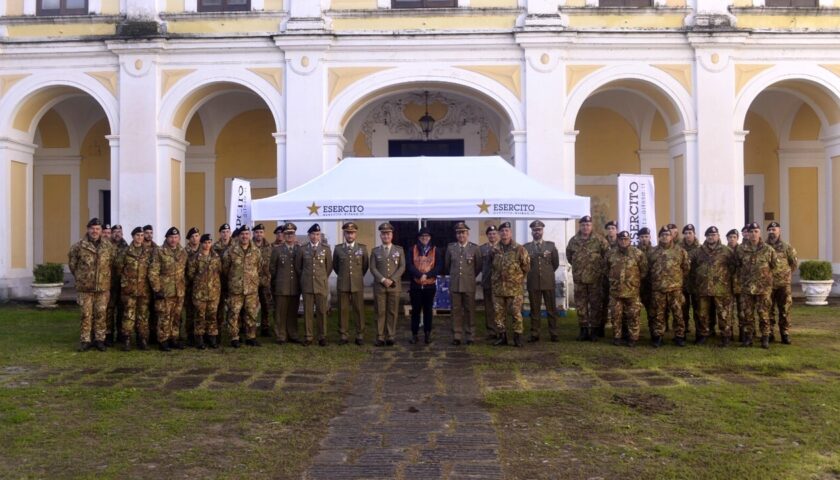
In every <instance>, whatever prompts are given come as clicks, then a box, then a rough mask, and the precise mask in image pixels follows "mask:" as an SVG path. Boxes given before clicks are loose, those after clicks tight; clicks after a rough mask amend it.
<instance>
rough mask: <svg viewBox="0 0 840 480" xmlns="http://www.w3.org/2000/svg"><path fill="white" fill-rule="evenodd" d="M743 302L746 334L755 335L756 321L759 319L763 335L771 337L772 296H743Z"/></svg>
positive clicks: (767, 294) (766, 294) (759, 326)
mask: <svg viewBox="0 0 840 480" xmlns="http://www.w3.org/2000/svg"><path fill="white" fill-rule="evenodd" d="M742 297H743V298H742V299H741V300H742V302H743V308H744V323H742V324H741V326H742V327H744V333H745V334H747V335H754V334H755V321H756V318H758V328H759V330H760V332H761V335H762V336H764V335H770V304H771V303H770V294H769V293H764V294H760V295H750V294H747V293H745V294H743V295H742Z"/></svg>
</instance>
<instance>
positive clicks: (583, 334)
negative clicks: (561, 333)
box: [575, 327, 589, 342]
mask: <svg viewBox="0 0 840 480" xmlns="http://www.w3.org/2000/svg"><path fill="white" fill-rule="evenodd" d="M575 340H577V341H578V342H585V341H587V340H589V329H588V328H586V327H580V333H578V336H577V338H575Z"/></svg>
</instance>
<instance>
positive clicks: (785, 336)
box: [782, 333, 790, 345]
mask: <svg viewBox="0 0 840 480" xmlns="http://www.w3.org/2000/svg"><path fill="white" fill-rule="evenodd" d="M782 343H783V344H785V345H790V335H788V334H787V333H783V334H782Z"/></svg>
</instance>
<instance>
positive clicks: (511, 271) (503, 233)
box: [492, 222, 531, 347]
mask: <svg viewBox="0 0 840 480" xmlns="http://www.w3.org/2000/svg"><path fill="white" fill-rule="evenodd" d="M529 270H531V259H530V258H529V257H528V251H527V250H525V247H523V246H522V245H519V244H518V243H516V242H515V241H513V232H512V231H511V226H510V222H504V223H502V224H501V225H499V244H498V245H496V247H495V248H494V249H493V270H492V274H493V304H494V307H495V309H496V330H497V331H498V332H499V339H498V340H496V343H494V345H497V346H501V345H507V343H508V338H507V329H506V326H505V324H506V323H507V317H508V315H510V316H511V317H512V318H513V325H512V327H513V345H514V346H516V347H521V346H522V332H523V330H524V328H523V325H522V303H523V302H524V300H525V298H524V295H523V287H524V283H525V277H526V276H527V275H528V271H529Z"/></svg>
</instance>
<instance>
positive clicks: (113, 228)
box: [111, 225, 122, 230]
mask: <svg viewBox="0 0 840 480" xmlns="http://www.w3.org/2000/svg"><path fill="white" fill-rule="evenodd" d="M111 230H122V225H114V226H113V227H111Z"/></svg>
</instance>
